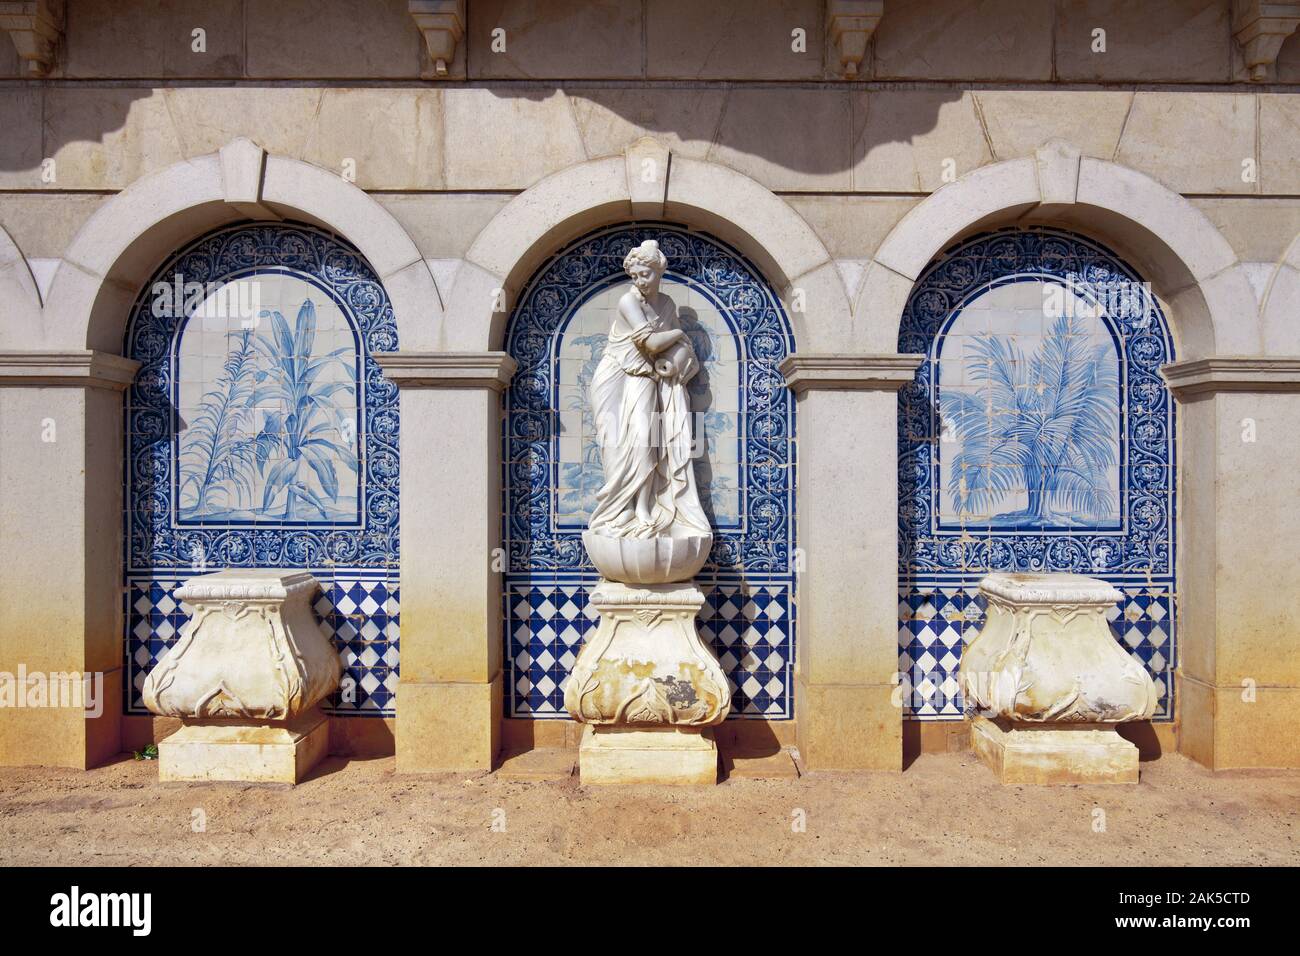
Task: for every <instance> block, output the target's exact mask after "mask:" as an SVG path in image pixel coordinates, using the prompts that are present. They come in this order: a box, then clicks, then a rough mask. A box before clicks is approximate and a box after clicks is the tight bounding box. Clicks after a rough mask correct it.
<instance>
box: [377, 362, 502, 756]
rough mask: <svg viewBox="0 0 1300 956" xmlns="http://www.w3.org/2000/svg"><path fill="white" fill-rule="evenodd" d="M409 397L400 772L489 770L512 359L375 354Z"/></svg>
mask: <svg viewBox="0 0 1300 956" xmlns="http://www.w3.org/2000/svg"><path fill="white" fill-rule="evenodd" d="M375 360H376V361H377V362H379V364H380V365H381V366H382V367H383V369H384V373H385V375H387V376H388V378H390V379H391V380H392V381H394V382H396V383H397V385H398V387H399V388H400V389H401V390H402V437H401V447H402V502H401V508H402V529H401V536H402V537H401V541H402V543H401V548H402V558H401V588H402V663H401V668H402V670H401V682H400V684H399V687H398V692H397V769H398V770H399V771H401V772H407V773H409V772H421V771H446V770H487V769H490V768H491V767H492V761H493V759H494V758H495V756H496V752H497V748H498V744H499V740H500V731H501V693H502V688H501V575H500V572H501V571H502V570H503V569H504V562H505V557H504V554H503V552H502V551H501V547H500V537H501V494H500V488H501V452H500V446H501V426H500V421H501V409H500V393H501V392H502V391H503V390H504V389H505V387H506V386H507V385H508V384H509V382H510V377H511V376H512V375H513V374H514V371H515V362H514V360H513V359H512V358H510V356H508V355H506V354H505V353H504V352H472V353H470V352H418V353H417V352H391V353H382V354H378V355H376V356H375Z"/></svg>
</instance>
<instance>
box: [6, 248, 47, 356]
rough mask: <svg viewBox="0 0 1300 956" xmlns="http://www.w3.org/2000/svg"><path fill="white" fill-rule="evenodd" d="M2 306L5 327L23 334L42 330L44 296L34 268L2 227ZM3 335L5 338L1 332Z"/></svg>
mask: <svg viewBox="0 0 1300 956" xmlns="http://www.w3.org/2000/svg"><path fill="white" fill-rule="evenodd" d="M0 302H3V303H4V310H5V318H4V322H3V323H2V324H3V325H4V326H5V327H7V328H10V329H12V330H14V331H15V332H17V333H19V334H22V333H23V330H27V334H29V335H30V330H32V329H37V328H40V324H41V293H40V289H39V288H38V286H37V285H36V279H35V277H34V276H33V275H32V270H31V266H29V265H28V264H27V258H26V257H25V256H24V255H23V253H22V250H20V249H19V248H18V246H17V245H16V244H15V243H14V241H13V239H12V238H11V237H10V235H9V233H8V232H6V231H5V230H4V228H3V227H0ZM0 334H3V332H2V331H0Z"/></svg>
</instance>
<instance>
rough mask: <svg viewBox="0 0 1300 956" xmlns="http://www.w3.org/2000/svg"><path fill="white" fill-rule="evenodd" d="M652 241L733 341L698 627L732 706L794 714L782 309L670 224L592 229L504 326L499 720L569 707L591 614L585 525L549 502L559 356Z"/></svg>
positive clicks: (764, 289)
mask: <svg viewBox="0 0 1300 956" xmlns="http://www.w3.org/2000/svg"><path fill="white" fill-rule="evenodd" d="M645 239H655V240H657V241H658V242H659V245H660V248H661V249H662V250H663V252H664V254H665V256H667V258H668V263H669V271H668V274H667V278H668V280H669V281H671V282H676V283H679V284H680V285H683V286H686V287H688V288H689V289H690V290H693V292H694V293H696V294H698V295H699V296H701V300H702V301H707V302H708V303H709V304H710V305H711V307H713V308H715V309H716V310H717V311H718V312H719V313H721V315H722V316H723V318H724V321H725V323H726V325H727V328H728V330H729V334H730V335H731V336H732V338H733V340H734V342H735V343H736V345H737V349H736V355H737V357H738V362H737V364H738V365H739V369H738V370H737V372H738V374H737V375H736V388H737V398H736V405H737V407H738V409H739V414H738V416H737V418H738V426H739V427H738V432H737V434H738V451H737V457H738V459H739V473H740V488H739V501H740V503H741V504H740V513H739V514H738V515H737V519H738V520H736V521H735V522H731V521H726V522H721V523H720V524H719V525H718V526H717V527H716V529H715V540H714V546H713V551H712V553H711V555H710V560H709V564H708V565H707V566H706V567H705V569H704V571H703V572H702V573H701V576H700V578H699V583H700V584H701V586H702V587H703V589H704V591H705V592H706V603H705V607H704V608H703V609H702V610H701V613H700V619H699V620H700V628H701V632H702V634H703V635H704V636H705V638H706V639H708V640H710V641H711V642H712V644H713V647H714V649H715V651H717V653H718V655H719V658H720V659H721V660H722V662H723V666H724V669H728V670H729V676H730V678H731V681H732V684H733V688H734V692H733V698H732V705H733V710H732V717H733V718H735V717H743V718H758V719H788V718H790V717H791V716H793V701H792V697H791V690H792V687H793V664H794V622H795V611H794V604H793V598H792V595H793V583H794V569H793V563H792V562H793V557H794V555H793V551H794V462H795V445H794V398H793V396H792V395H791V394H790V392H789V391H788V390H787V389H786V388H785V382H784V379H783V377H782V376H781V375H780V373H779V372H778V371H777V366H778V364H779V363H780V362H781V360H782V359H784V358H785V357H786V356H787V355H788V354H790V353H791V352H792V351H793V348H794V339H793V335H792V333H791V331H790V325H789V321H788V319H787V317H786V315H785V312H784V310H783V308H782V306H781V304H780V302H779V300H778V299H777V298H776V296H775V295H773V293H772V291H771V289H770V288H769V287H768V286H767V284H766V282H765V281H764V280H763V279H762V278H761V276H760V274H759V272H758V270H757V269H756V268H754V266H752V265H751V264H750V263H749V262H748V261H746V260H745V259H744V258H743V257H742V256H741V255H740V254H739V253H737V252H736V251H735V250H734V249H731V248H730V247H729V246H727V245H725V244H724V243H722V242H720V241H718V240H717V239H714V238H712V237H711V236H707V235H704V234H701V233H697V232H691V231H689V230H687V229H686V228H684V227H682V226H678V225H673V224H667V223H636V224H632V225H627V226H617V227H611V228H607V229H601V230H597V231H595V232H593V233H590V234H589V235H587V236H584V237H582V238H581V239H578V240H577V241H575V242H574V243H572V244H571V245H569V246H568V247H567V248H565V249H564V250H563V251H561V252H559V253H557V254H556V255H555V256H554V257H552V258H551V259H550V260H549V261H548V262H547V263H545V264H544V265H543V266H542V267H541V268H540V269H539V270H538V271H537V273H536V274H535V275H534V277H533V278H532V280H531V281H530V282H529V284H528V286H527V287H526V288H525V290H524V292H523V294H522V296H521V297H520V299H519V304H518V306H517V307H516V309H515V311H514V313H513V315H512V316H511V319H510V324H509V326H508V328H507V331H506V344H505V348H506V351H507V352H509V354H510V355H511V356H512V357H514V359H515V360H516V361H517V362H518V363H519V369H518V371H517V372H516V374H515V377H514V379H513V381H512V383H511V387H510V388H509V389H508V390H507V391H506V393H505V395H504V396H503V402H504V405H505V422H504V425H503V429H502V459H503V473H502V482H503V486H502V507H503V511H504V514H503V537H504V540H505V547H506V554H507V562H508V563H507V568H506V575H505V584H504V602H503V603H504V606H503V608H502V618H503V630H504V635H503V637H504V640H505V656H506V671H507V678H506V679H507V684H508V688H507V690H508V692H507V694H506V713H507V715H508V716H518V717H534V718H548V717H549V718H559V717H564V716H566V715H565V712H564V707H563V687H562V685H563V682H564V680H565V679H566V677H567V675H568V671H569V668H570V666H571V665H572V663H573V660H574V658H575V657H576V654H577V651H578V649H579V648H580V647H581V641H582V638H583V635H584V634H585V633H586V631H587V629H588V628H590V627H592V626H594V618H593V616H592V613H591V612H590V611H589V608H588V604H587V597H588V594H589V592H590V590H591V588H592V587H594V586H595V584H596V582H597V581H598V580H599V576H598V575H597V574H596V571H595V569H594V568H593V567H592V566H591V564H590V563H589V562H588V560H587V556H586V553H585V551H584V550H583V547H582V540H581V526H580V525H579V524H577V523H575V522H572V521H568V520H564V519H562V518H561V517H560V516H559V515H557V514H556V513H555V507H556V506H555V502H556V500H557V491H556V489H557V484H558V482H559V480H560V478H559V462H560V461H561V455H560V437H561V435H560V417H559V412H560V398H559V387H560V367H559V363H560V355H561V349H562V347H563V342H564V336H565V333H566V330H567V328H568V326H569V323H570V321H571V320H572V319H573V317H574V315H575V314H576V313H577V311H578V309H579V308H580V307H581V306H582V305H583V304H584V303H587V302H589V301H590V300H591V299H592V297H593V296H595V295H598V294H600V293H602V292H604V291H606V290H609V289H611V288H612V287H614V286H616V285H618V284H619V283H621V282H622V281H625V280H624V276H623V268H622V262H623V257H624V255H625V254H626V253H627V251H628V249H630V248H631V247H633V246H635V245H637V244H639V243H641V242H642V241H644V240H645Z"/></svg>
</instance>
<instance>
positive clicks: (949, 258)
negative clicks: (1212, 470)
mask: <svg viewBox="0 0 1300 956" xmlns="http://www.w3.org/2000/svg"><path fill="white" fill-rule="evenodd" d="M898 348H899V351H900V352H910V353H920V354H923V355H925V356H926V360H925V361H924V362H923V363H922V365H921V367H920V368H919V369H918V371H917V374H916V378H915V380H914V381H913V382H912V383H910V384H909V385H907V386H905V387H904V388H903V389H902V391H901V392H900V393H899V426H898V427H899V431H898V474H899V492H898V495H899V497H898V501H899V508H898V526H899V569H898V570H899V671H900V673H901V674H902V675H903V676H904V685H905V687H906V689H907V693H905V695H904V705H905V706H904V711H905V714H906V715H907V716H910V717H913V718H920V719H959V718H960V717H961V716H962V712H963V703H962V701H961V699H960V694H959V692H958V688H957V684H956V679H955V678H956V673H957V668H958V665H959V663H960V659H961V650H962V647H963V646H964V643H965V640H966V638H967V636H968V635H969V634H970V633H972V632H973V631H974V629H976V628H978V627H979V626H980V625H981V623H982V621H983V612H984V607H983V602H982V599H981V598H980V597H979V595H978V584H979V581H980V579H981V578H982V577H983V576H984V575H985V574H987V573H989V572H991V571H1020V572H1034V573H1043V572H1072V573H1080V574H1086V575H1090V576H1094V577H1100V578H1103V579H1104V580H1106V581H1108V582H1110V583H1111V584H1113V585H1114V586H1115V587H1116V588H1118V589H1119V590H1120V591H1121V592H1122V593H1123V594H1124V596H1125V597H1124V600H1123V601H1122V602H1120V604H1118V605H1117V606H1116V607H1115V609H1114V610H1113V611H1112V612H1111V614H1110V617H1111V624H1112V629H1113V631H1114V634H1115V638H1116V640H1117V641H1118V642H1119V643H1120V645H1121V646H1122V647H1123V648H1124V649H1125V650H1126V651H1128V652H1129V653H1131V654H1133V655H1134V656H1135V657H1137V658H1138V659H1139V660H1140V661H1141V662H1142V664H1143V665H1144V666H1145V667H1147V669H1148V671H1149V672H1150V673H1151V675H1152V677H1153V678H1154V679H1155V681H1156V683H1157V686H1158V687H1159V689H1160V694H1161V699H1160V709H1159V711H1158V712H1157V719H1158V720H1163V721H1168V720H1171V719H1172V718H1173V713H1174V699H1173V693H1174V687H1173V680H1172V675H1173V667H1174V664H1175V660H1176V626H1175V621H1176V617H1177V608H1176V601H1175V593H1176V589H1175V572H1176V568H1175V559H1176V554H1177V548H1176V531H1177V527H1176V526H1177V508H1176V429H1175V416H1176V409H1175V403H1174V401H1173V398H1172V396H1171V395H1170V393H1169V390H1168V387H1167V386H1166V384H1165V382H1164V380H1163V379H1162V378H1161V376H1160V374H1159V369H1160V366H1161V365H1163V364H1165V363H1166V362H1169V361H1172V360H1173V358H1174V343H1173V337H1172V335H1171V333H1170V329H1169V326H1168V322H1167V321H1166V318H1165V315H1164V312H1163V311H1162V309H1161V306H1160V304H1159V302H1158V301H1157V299H1156V297H1155V296H1154V295H1153V294H1152V292H1151V289H1150V286H1149V285H1148V284H1146V283H1145V282H1144V281H1143V279H1142V277H1141V276H1140V275H1139V274H1138V273H1137V272H1136V271H1134V270H1133V269H1132V268H1131V267H1130V266H1129V265H1128V264H1127V263H1126V262H1124V261H1123V259H1121V258H1120V257H1119V256H1117V255H1116V254H1115V253H1114V252H1112V251H1111V250H1110V249H1108V248H1107V247H1106V246H1104V245H1102V244H1101V243H1098V242H1096V241H1094V240H1092V239H1089V238H1087V237H1085V236H1082V235H1079V234H1077V233H1073V232H1068V231H1065V230H1062V229H1056V228H1049V227H1031V228H1024V229H1005V230H1000V231H996V232H992V233H986V234H982V235H978V236H975V237H972V238H970V239H967V240H964V241H962V242H960V243H957V244H956V245H954V246H953V247H951V248H949V249H948V250H946V251H945V252H943V253H942V254H941V255H940V256H939V257H937V258H936V259H935V261H934V262H932V263H931V264H930V265H929V266H928V267H927V268H926V269H925V271H924V272H923V273H922V274H921V276H920V277H919V279H918V280H917V283H916V287H915V288H914V290H913V292H912V294H911V296H910V297H909V299H908V302H907V306H906V308H905V309H904V311H903V316H902V322H901V323H900V329H899V338H898Z"/></svg>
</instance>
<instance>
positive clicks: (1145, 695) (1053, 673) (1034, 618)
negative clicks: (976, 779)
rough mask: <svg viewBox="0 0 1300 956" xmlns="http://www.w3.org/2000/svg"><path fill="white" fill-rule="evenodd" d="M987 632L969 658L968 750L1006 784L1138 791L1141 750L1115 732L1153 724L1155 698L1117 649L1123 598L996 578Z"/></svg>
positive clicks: (1091, 585)
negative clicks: (1114, 617) (1117, 614)
mask: <svg viewBox="0 0 1300 956" xmlns="http://www.w3.org/2000/svg"><path fill="white" fill-rule="evenodd" d="M980 591H981V593H982V594H983V595H984V597H985V599H986V600H987V602H988V613H987V616H986V618H985V622H984V626H983V627H982V628H981V629H980V631H979V633H978V634H977V635H976V636H975V637H974V638H973V639H972V640H971V641H970V642H969V643H968V644H967V646H966V649H965V650H964V651H963V652H962V657H961V668H960V681H961V687H962V692H963V694H964V695H965V698H966V707H967V711H968V712H970V713H971V714H972V723H971V742H972V745H973V746H974V748H975V750H976V752H977V753H979V754H980V756H981V757H983V759H984V760H985V762H986V763H988V764H989V765H990V766H991V767H992V768H993V769H994V771H995V772H996V773H997V774H998V776H999V778H1000V779H1001V780H1002V782H1004V783H1041V784H1052V783H1136V782H1137V779H1138V751H1137V747H1135V746H1134V745H1133V744H1132V743H1130V742H1128V741H1126V740H1124V739H1123V738H1122V737H1120V735H1119V733H1118V732H1117V731H1116V729H1115V725H1116V724H1119V723H1124V722H1126V721H1133V720H1146V719H1149V718H1150V717H1151V715H1152V714H1154V713H1155V710H1156V705H1157V703H1158V694H1157V691H1156V687H1155V684H1154V683H1153V682H1152V680H1151V677H1150V675H1148V674H1147V672H1146V670H1145V669H1144V668H1143V667H1142V665H1141V664H1140V663H1138V662H1137V661H1136V660H1134V659H1133V658H1132V657H1131V656H1130V655H1129V654H1127V653H1125V651H1124V650H1123V649H1122V648H1121V647H1120V646H1119V644H1118V643H1116V641H1115V638H1114V637H1113V636H1112V635H1111V632H1110V627H1109V624H1108V622H1107V619H1106V612H1107V610H1108V609H1110V608H1111V607H1113V606H1114V605H1115V603H1116V602H1118V601H1120V600H1121V599H1122V598H1123V595H1122V594H1121V593H1120V592H1119V591H1117V590H1116V589H1115V588H1113V587H1111V586H1110V585H1109V584H1107V583H1106V582H1105V581H1100V580H1098V579H1096V578H1090V577H1085V576H1083V575H1079V574H1038V575H1034V574H991V575H989V576H988V577H986V578H985V579H984V580H983V581H981V582H980Z"/></svg>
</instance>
